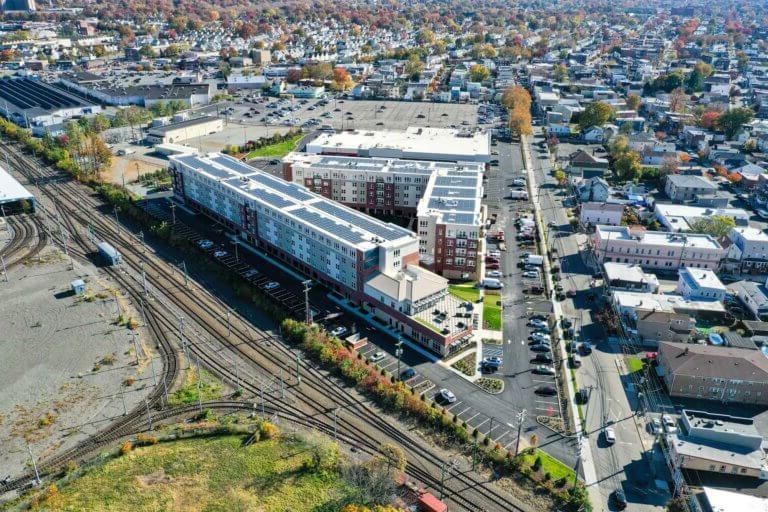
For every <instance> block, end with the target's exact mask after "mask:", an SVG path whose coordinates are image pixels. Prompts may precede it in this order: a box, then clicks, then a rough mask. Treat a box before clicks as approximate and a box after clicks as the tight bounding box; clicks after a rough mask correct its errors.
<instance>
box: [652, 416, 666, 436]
mask: <svg viewBox="0 0 768 512" xmlns="http://www.w3.org/2000/svg"><path fill="white" fill-rule="evenodd" d="M649 427H650V429H651V433H652V434H654V435H658V434H661V433H662V432H663V431H664V429H663V428H662V427H661V421H660V420H659V418H653V419H652V420H651V423H650V424H649Z"/></svg>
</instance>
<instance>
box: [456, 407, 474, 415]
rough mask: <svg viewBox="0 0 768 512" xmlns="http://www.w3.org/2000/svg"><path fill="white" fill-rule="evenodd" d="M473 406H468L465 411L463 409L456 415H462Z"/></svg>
mask: <svg viewBox="0 0 768 512" xmlns="http://www.w3.org/2000/svg"><path fill="white" fill-rule="evenodd" d="M471 408H472V407H467V408H466V409H464V410H463V411H461V412H460V413H458V414H456V416H461V415H462V414H464V413H465V412H467V411H468V410H470V409H471Z"/></svg>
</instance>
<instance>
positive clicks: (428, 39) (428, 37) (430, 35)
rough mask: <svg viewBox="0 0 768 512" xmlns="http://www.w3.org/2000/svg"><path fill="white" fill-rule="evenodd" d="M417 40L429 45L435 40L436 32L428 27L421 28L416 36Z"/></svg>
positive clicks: (421, 43)
mask: <svg viewBox="0 0 768 512" xmlns="http://www.w3.org/2000/svg"><path fill="white" fill-rule="evenodd" d="M416 42H418V43H419V44H420V45H423V46H429V45H431V44H433V43H434V42H435V33H434V32H433V31H431V30H430V29H428V28H424V29H421V30H420V31H419V34H418V35H417V36H416Z"/></svg>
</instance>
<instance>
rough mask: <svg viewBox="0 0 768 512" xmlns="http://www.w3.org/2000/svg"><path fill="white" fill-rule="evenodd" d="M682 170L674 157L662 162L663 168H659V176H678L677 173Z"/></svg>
mask: <svg viewBox="0 0 768 512" xmlns="http://www.w3.org/2000/svg"><path fill="white" fill-rule="evenodd" d="M679 170H680V164H679V163H678V161H677V158H673V157H667V158H665V159H664V161H663V162H661V166H659V174H661V175H662V176H666V175H668V174H677V172H678V171H679Z"/></svg>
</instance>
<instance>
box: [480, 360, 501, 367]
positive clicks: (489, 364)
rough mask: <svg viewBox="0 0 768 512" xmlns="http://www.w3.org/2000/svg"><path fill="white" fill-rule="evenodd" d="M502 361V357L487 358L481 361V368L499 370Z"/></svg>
mask: <svg viewBox="0 0 768 512" xmlns="http://www.w3.org/2000/svg"><path fill="white" fill-rule="evenodd" d="M501 364H502V359H501V358H500V357H486V358H485V359H483V360H482V361H480V365H481V366H486V367H489V368H494V369H498V368H500V367H501Z"/></svg>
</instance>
